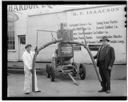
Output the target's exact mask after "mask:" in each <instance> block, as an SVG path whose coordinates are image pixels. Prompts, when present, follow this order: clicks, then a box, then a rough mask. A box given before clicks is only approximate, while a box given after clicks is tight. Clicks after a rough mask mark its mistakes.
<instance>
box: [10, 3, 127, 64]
mask: <svg viewBox="0 0 128 102" xmlns="http://www.w3.org/2000/svg"><path fill="white" fill-rule="evenodd" d="M125 7H126V5H82V6H80V5H79V6H78V5H73V6H71V5H69V6H66V5H55V6H53V5H9V6H8V11H9V12H13V13H14V14H16V15H15V16H16V17H15V16H14V14H13V16H14V17H12V18H11V16H10V15H11V14H10V15H9V16H8V17H9V18H8V19H9V20H8V61H21V60H22V59H21V56H22V53H23V51H24V47H25V45H26V44H27V43H31V44H32V45H33V48H35V47H36V46H37V47H41V46H42V45H43V44H45V43H47V42H49V41H52V40H53V39H57V34H56V32H57V30H58V29H59V27H60V23H63V22H64V23H67V26H68V28H69V29H72V30H73V39H74V41H78V42H82V43H84V34H85V37H86V41H87V44H88V46H89V47H90V46H94V47H96V45H99V44H100V42H99V40H100V39H101V37H102V36H104V35H105V36H108V38H109V39H110V41H111V42H110V44H111V46H113V47H114V49H115V54H116V61H115V64H126V27H125V21H126V17H125V15H126V11H125ZM8 14H9V13H8ZM56 47H57V45H56V44H55V45H51V46H49V47H47V48H45V49H44V50H42V51H41V52H40V53H39V55H38V57H37V61H40V62H46V61H51V57H52V54H53V53H54V50H55V48H56ZM79 48H80V49H76V50H75V51H74V60H75V62H77V63H91V59H90V57H89V54H88V53H87V51H86V49H84V48H83V47H79ZM90 50H91V52H92V54H93V55H95V54H96V53H97V50H94V49H92V48H91V47H90Z"/></svg>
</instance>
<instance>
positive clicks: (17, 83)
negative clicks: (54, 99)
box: [8, 73, 127, 97]
mask: <svg viewBox="0 0 128 102" xmlns="http://www.w3.org/2000/svg"><path fill="white" fill-rule="evenodd" d="M76 80H77V81H78V83H79V86H76V85H74V84H73V83H72V81H71V80H70V78H69V77H67V76H64V75H63V74H60V73H58V74H57V75H56V81H55V82H51V81H50V79H48V78H47V77H46V75H38V86H39V88H40V89H41V90H42V93H36V94H35V93H31V94H30V95H24V93H23V85H24V75H23V74H9V75H8V97H28V96H29V97H33V96H34V97H36V96H37V97H43V96H44V97H47V96H58V97H59V96H85V97H86V96H87V97H88V96H100V97H101V96H106V97H107V96H126V93H127V92H126V90H127V88H126V87H127V83H126V80H112V81H111V88H112V92H111V94H106V93H98V92H97V91H98V90H99V89H100V88H101V87H100V84H99V82H98V81H97V80H89V79H85V80H83V81H82V80H80V79H79V78H78V77H76Z"/></svg>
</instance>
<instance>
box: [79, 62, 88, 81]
mask: <svg viewBox="0 0 128 102" xmlns="http://www.w3.org/2000/svg"><path fill="white" fill-rule="evenodd" d="M79 75H80V78H81V80H84V79H85V77H86V68H85V66H84V65H83V64H80V67H79Z"/></svg>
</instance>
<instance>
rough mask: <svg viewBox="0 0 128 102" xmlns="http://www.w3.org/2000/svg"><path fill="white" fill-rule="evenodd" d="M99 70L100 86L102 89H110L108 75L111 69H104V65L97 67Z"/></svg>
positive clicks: (109, 75)
mask: <svg viewBox="0 0 128 102" xmlns="http://www.w3.org/2000/svg"><path fill="white" fill-rule="evenodd" d="M99 72H100V75H101V79H102V81H101V86H102V88H103V90H110V89H111V88H110V77H111V70H108V69H104V67H103V66H102V67H99Z"/></svg>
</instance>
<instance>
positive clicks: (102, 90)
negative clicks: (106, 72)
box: [98, 89, 106, 92]
mask: <svg viewBox="0 0 128 102" xmlns="http://www.w3.org/2000/svg"><path fill="white" fill-rule="evenodd" d="M105 91H106V90H104V89H101V90H99V91H98V92H105Z"/></svg>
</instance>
